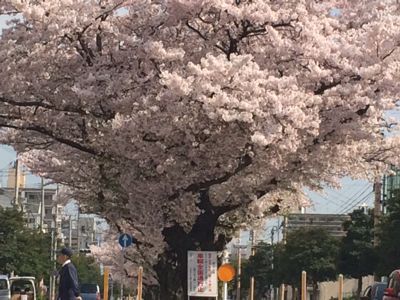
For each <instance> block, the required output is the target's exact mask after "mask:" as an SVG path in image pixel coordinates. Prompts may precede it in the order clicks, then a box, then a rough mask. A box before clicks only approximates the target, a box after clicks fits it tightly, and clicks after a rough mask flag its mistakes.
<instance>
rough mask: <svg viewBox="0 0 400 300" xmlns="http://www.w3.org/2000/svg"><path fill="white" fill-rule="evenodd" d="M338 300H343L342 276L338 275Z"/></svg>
mask: <svg viewBox="0 0 400 300" xmlns="http://www.w3.org/2000/svg"><path fill="white" fill-rule="evenodd" d="M338 300H343V275H342V274H340V275H339V295H338Z"/></svg>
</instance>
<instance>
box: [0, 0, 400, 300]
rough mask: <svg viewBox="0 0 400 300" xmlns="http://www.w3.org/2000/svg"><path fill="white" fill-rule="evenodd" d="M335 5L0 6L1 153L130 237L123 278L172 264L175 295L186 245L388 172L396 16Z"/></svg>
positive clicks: (222, 237)
mask: <svg viewBox="0 0 400 300" xmlns="http://www.w3.org/2000/svg"><path fill="white" fill-rule="evenodd" d="M71 3H72V4H71ZM336 6H337V1H336V0H328V1H309V0H300V1H283V0H279V1H264V0H255V1H246V0H243V1H234V0H207V1H188V0H172V1H170V0H168V1H166V0H161V1H153V0H145V1H142V0H141V1H139V0H133V1H119V0H118V1H117V0H105V1H97V0H89V1H88V0H79V1H71V0H61V1H20V0H4V1H2V2H1V4H0V14H18V16H20V18H17V19H16V20H14V21H12V22H11V23H10V27H9V28H8V29H5V30H3V33H2V36H1V40H0V57H1V60H0V66H1V70H2V71H1V75H2V78H3V79H4V80H1V82H0V128H1V131H0V142H3V143H7V144H10V145H12V146H14V147H15V148H16V150H17V151H18V152H19V153H20V154H21V157H22V158H23V160H24V162H25V164H27V165H28V166H29V167H30V168H31V169H32V170H34V171H35V172H38V173H41V174H44V175H45V176H46V177H48V178H51V179H53V180H54V181H55V182H59V183H62V184H65V185H66V186H69V187H70V191H71V193H72V194H73V196H74V198H75V199H77V200H79V201H80V203H82V204H83V205H84V206H86V210H89V211H91V212H95V213H98V214H100V215H103V216H105V217H106V218H107V219H108V220H109V221H110V223H112V224H114V225H115V227H116V228H117V229H118V230H119V231H126V232H131V233H132V234H134V235H135V237H136V238H137V240H138V245H140V247H132V248H131V249H129V251H128V254H127V257H128V258H129V259H130V260H131V261H133V262H134V263H135V264H136V266H134V267H135V268H136V267H137V264H141V263H142V262H143V261H145V262H146V264H145V265H146V268H147V272H146V274H151V275H150V277H149V278H151V279H156V281H157V280H159V281H160V280H161V278H164V277H165V276H163V275H162V274H164V275H165V274H166V273H165V267H168V266H172V265H173V264H175V263H176V264H177V265H178V267H177V268H176V269H175V271H176V272H181V273H180V275H179V276H180V277H173V276H172V275H168V276H166V278H167V279H169V281H172V282H178V283H179V282H181V283H182V284H185V282H186V281H185V279H184V278H185V272H186V265H185V260H186V251H187V250H188V249H204V250H222V248H223V245H224V244H225V243H226V242H227V241H228V240H229V239H230V237H231V235H232V232H233V231H234V230H235V229H236V227H237V226H239V224H242V223H243V222H254V221H256V220H258V219H260V218H262V217H264V216H265V215H268V214H269V213H270V212H271V208H272V211H273V212H276V211H277V210H279V209H284V208H285V207H288V206H290V205H298V204H299V202H304V201H305V199H304V195H303V192H302V191H303V187H304V186H308V187H311V188H320V186H321V183H324V182H327V183H331V184H334V183H336V182H337V180H338V178H339V177H341V176H346V175H350V176H352V175H353V176H373V175H374V174H373V175H371V174H372V172H376V171H377V170H378V171H379V170H382V169H384V168H385V164H384V163H383V161H384V160H391V162H392V163H397V160H398V157H399V155H398V154H397V151H398V149H399V147H397V145H398V144H399V141H398V138H396V137H393V136H392V137H387V138H384V137H383V136H382V135H381V134H380V132H381V129H382V127H384V126H389V125H388V124H389V123H390V124H391V122H390V120H386V116H385V114H384V112H385V110H388V109H391V108H393V107H394V106H395V103H396V99H399V96H400V93H399V85H398V81H399V80H398V79H399V78H398V76H399V74H398V63H399V62H398V60H399V56H398V55H397V52H398V45H400V41H399V35H398V32H399V26H400V25H399V24H400V16H399V15H398V13H397V2H396V0H385V1H383V0H372V1H369V2H368V5H365V1H363V0H354V1H352V3H351V5H348V6H347V7H343V8H342V9H341V10H340V14H339V15H338V14H335V15H334V14H333V13H332V8H334V7H336ZM371 170H372V171H371ZM154 266H155V267H154ZM153 267H154V270H152V268H153ZM157 270H158V271H157ZM154 271H156V272H154ZM170 271H171V272H173V270H172V269H171V270H170ZM183 289H184V287H183ZM169 290H171V289H169ZM180 293H182V294H185V292H184V291H183V290H182V289H181V291H180Z"/></svg>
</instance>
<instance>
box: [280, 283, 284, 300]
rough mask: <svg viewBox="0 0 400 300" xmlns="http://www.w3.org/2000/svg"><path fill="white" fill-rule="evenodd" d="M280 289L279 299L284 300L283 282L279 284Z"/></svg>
mask: <svg viewBox="0 0 400 300" xmlns="http://www.w3.org/2000/svg"><path fill="white" fill-rule="evenodd" d="M280 290H281V293H280V295H279V299H280V300H285V284H284V283H282V284H281V288H280Z"/></svg>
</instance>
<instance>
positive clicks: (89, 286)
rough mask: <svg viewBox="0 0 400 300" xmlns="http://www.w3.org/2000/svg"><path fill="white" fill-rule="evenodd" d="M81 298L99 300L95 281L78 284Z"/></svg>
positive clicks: (98, 289) (98, 291)
mask: <svg viewBox="0 0 400 300" xmlns="http://www.w3.org/2000/svg"><path fill="white" fill-rule="evenodd" d="M80 292H81V297H82V299H83V300H100V298H101V297H100V287H99V286H98V285H97V284H95V283H83V284H81V286H80Z"/></svg>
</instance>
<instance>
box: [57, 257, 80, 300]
mask: <svg viewBox="0 0 400 300" xmlns="http://www.w3.org/2000/svg"><path fill="white" fill-rule="evenodd" d="M59 275H60V284H59V287H58V298H57V299H58V300H75V298H76V297H78V296H79V295H80V293H79V283H78V273H77V272H76V268H75V266H74V265H73V264H72V263H68V264H66V265H65V266H64V267H62V268H61V270H60V271H59Z"/></svg>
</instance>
